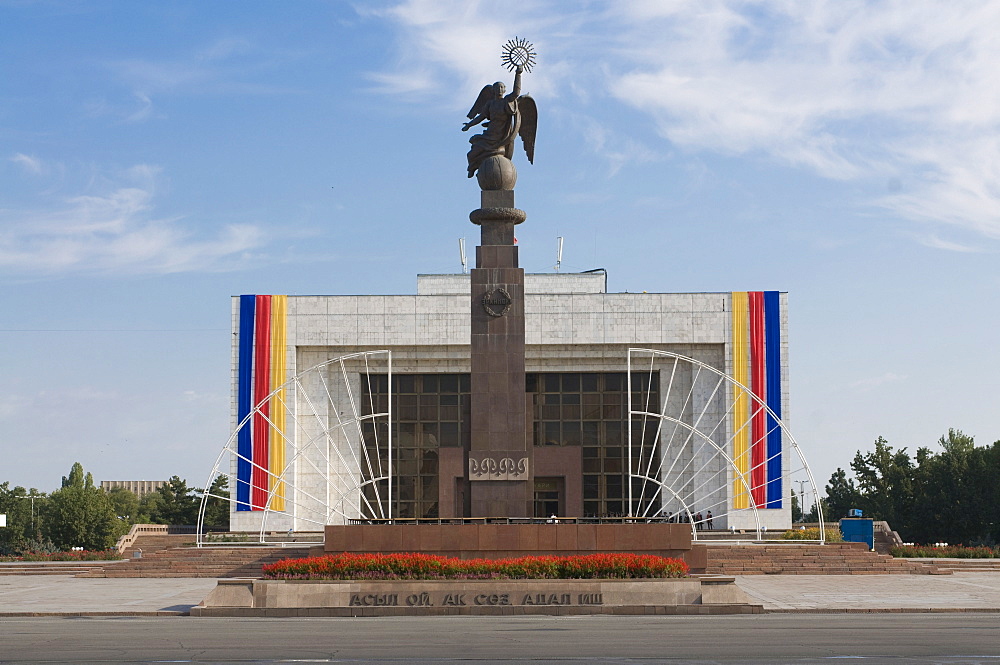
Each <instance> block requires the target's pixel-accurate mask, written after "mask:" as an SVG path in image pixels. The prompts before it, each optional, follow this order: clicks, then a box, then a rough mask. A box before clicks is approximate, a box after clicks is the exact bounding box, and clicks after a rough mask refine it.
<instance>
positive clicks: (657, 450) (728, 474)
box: [627, 348, 826, 542]
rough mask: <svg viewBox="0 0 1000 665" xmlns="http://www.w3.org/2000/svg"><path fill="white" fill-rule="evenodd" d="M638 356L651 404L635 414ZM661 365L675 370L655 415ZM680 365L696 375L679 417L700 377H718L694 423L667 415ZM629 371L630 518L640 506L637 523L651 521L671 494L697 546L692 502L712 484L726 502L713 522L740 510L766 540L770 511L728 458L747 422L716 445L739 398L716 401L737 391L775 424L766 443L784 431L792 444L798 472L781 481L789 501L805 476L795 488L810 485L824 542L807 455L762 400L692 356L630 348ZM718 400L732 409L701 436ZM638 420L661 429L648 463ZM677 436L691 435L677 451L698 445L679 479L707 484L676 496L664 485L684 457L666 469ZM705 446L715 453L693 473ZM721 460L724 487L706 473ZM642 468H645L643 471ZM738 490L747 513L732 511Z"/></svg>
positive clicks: (785, 474) (758, 537) (675, 491)
mask: <svg viewBox="0 0 1000 665" xmlns="http://www.w3.org/2000/svg"><path fill="white" fill-rule="evenodd" d="M637 356H641V357H643V358H645V357H647V356H648V358H649V362H648V365H649V368H648V370H647V371H648V372H649V375H648V376H649V382H648V383H647V384H646V386H647V390H646V398H647V404H646V405H645V407H639V408H633V404H632V401H633V398H632V395H633V392H634V390H633V385H637V384H634V383H633V376H634V372H635V366H634V363H633V358H634V357H637ZM657 359H664V360H667V361H668V362H669V361H672V369H671V373H670V379H669V382H668V386H667V390H666V393H665V394H661V395H660V404H657V410H652V409H649V408H648V407H649V404H648V401H649V398H650V395H651V394H652V390H651V386H652V381H653V373H654V372H655V371H657V370H656V369H655V368H656V360H657ZM680 363H683V364H687V365H689V366H690V367H691V368H692V369H693V370H694V373H693V375H692V377H691V381H690V387H689V389H688V391H687V393H686V394H685V395H684V397H683V402H682V404H681V408H680V409H679V411H680V412H686V411H687V408H688V406H689V405H690V404H691V403H692V401H693V399H694V397H695V390H696V385H697V384H698V380H699V378H700V377H701V374H702V372H706V373H707V374H708V376H709V377H715V385H714V387H712V386H710V388H711V393H710V394H709V395H708V397H707V399H706V398H705V397H704V395H699V397H700V398H701V399H703V400H704V405H703V406H702V408H701V410H700V412H699V413H698V414H697V415H696V417H695V414H694V413H693V410H692V412H691V414H690V418H689V419H687V420H685V419H684V418H682V417H679V416H680V414H679V413H678V414H673V413H669V409H668V401H669V400H670V399H671V393H672V390H673V387H674V382H675V376H676V373H677V368H678V365H679V364H680ZM627 366H628V411H629V428H628V438H627V446H628V448H627V459H628V472H627V475H628V478H629V483H628V505H629V512H630V513H632V512H634V511H635V509H636V506H644V508H642V510H641V513H640V514H637V515H634V517H635V518H637V519H642V518H649V512H650V511H651V510H652V509H653V508H654V507H655V506H656V505H657V502H659V504H660V505H663V503H664V502H663V500H662V499H661V498H660V497H661V493H662V492H664V491H667V492H669V493H670V495H671V496H672V497H674V498H675V499H676V500H677V501H678V502H679V503H680V504H681V506H682V509H683V511H684V513H685V515H686V516H687V518H688V521H689V522H690V523H691V530H692V534H693V537H694V538H695V539H696V540H700V539H701V538H700V530H699V528H698V527H699V524H698V523H696V520H695V514H696V513H695V510H696V507H695V506H693V505H691V504H692V503H693V499H694V497H696V496H698V492H699V491H701V490H702V489H703V488H704V487H705V486H707V485H709V484H710V483H713V482H715V483H716V484H717V486H716V487H715V488H714V489H713V490H712V492H714V493H716V494H718V493H721V494H722V496H723V497H724V499H723V500H724V501H725V502H726V503H725V512H723V513H720V514H718V515H713V519H715V518H722V517H727V519H728V517H729V516H730V515H731V514H732V513H735V512H736V511H737V510H739V511H745V510H750V511H751V512H752V514H753V521H754V524H755V535H756V540H763V539H764V538H763V530H764V528H763V526H762V522H761V516H760V512H759V510H758V508H761V509H763V508H766V506H764V505H761V506H758V505H757V503H756V502H755V501H754V498H753V492H752V491H751V488H752V485H751V480H750V479H749V478H748V477H747V476H748V475H749V473H744V472H743V471H741V470H740V468H739V465H738V464H737V463H736V460H735V459H734V456H733V455H731V454H730V452H729V447H730V446H731V445H732V444H733V441H734V440H735V439H736V436H737V434H738V433H739V432H740V431H742V430H744V429H745V428H746V427H747V423H748V422H749V420H750V419H749V417H748V419H747V421H746V422H744V423H742V424H736V423H733V426H732V427H731V429H732V434H731V435H730V436H728V438H727V439H726V440H725V441H724V442H722V443H720V442H718V441H716V436H717V432H718V430H719V429H720V427H723V425H724V424H725V423H731V422H733V418H734V414H733V410H734V407H735V404H736V402H737V398H732V397H730V395H732V394H733V393H732V392H729V393H728V394H723V395H722V397H720V398H717V395H718V393H719V390H720V389H721V388H723V387H725V388H727V389H730V390H731V389H736V390H737V391H739V392H738V395H739V398H742V397H744V396H745V397H746V399H748V400H749V401H750V403H751V404H752V405H753V411H754V413H757V412H763V413H765V414H766V415H767V416H769V417H770V420H771V422H773V423H774V426H773V428H772V429H771V430H768V432H767V433H765V435H764V436H765V437H766V436H767V434H769V433H770V432H772V431H774V430H775V429H777V430H780V432H781V435H782V437H783V438H784V440H785V441H787V443H788V449H789V450H792V451H794V452H795V455H796V458H797V460H798V463H799V464H800V466H798V467H797V468H795V469H794V470H793V469H791V465H790V464H789V470H788V471H787V472H786V471H785V470H784V469H782V473H781V479H782V480H783V481H789V485H788V487H789V493H788V495H787V496H791V494H792V493H793V492H794V490H793V489H792V487H791V484H790V482H791V481H792V476H793V475H794V474H796V473H801V474H802V475H803V476H804V477H805V479H804V480H800V481H795V482H802V483H806V482H808V484H809V488H810V491H811V492H812V495H813V497H814V499H815V507H816V511H817V518H818V521H819V538H818V540H819V542H825V533H826V532H825V524H824V521H823V512H822V505H821V503H820V501H819V496H820V495H819V493H818V487H817V485H816V482H815V479H814V477H813V474H812V470H811V469H810V468H809V464H808V462H807V461H806V459H805V455H804V454H803V452H802V449H801V447H800V446H799V444H798V442H797V441H796V440H795V437H794V436H793V435H792V434H791V432H790V431H789V430H788V428H787V427H786V426H785V424H784V422H782V420H781V419H780V418H778V417H777V416H776V415H775V413H774V412H773V411H772V410H771V409H770V408H769V407H768V406H767V404H766V403H765V402H764V401H763V400H761V399H760V398H758V397H757V396H756V395H755V394H754V393H753V392H752V391H751V390H750V389H749V388H748V387H747V386H745V385H743V384H742V383H740V382H738V381H736V380H735V379H733V378H732V377H731V376H729V375H727V374H725V373H724V372H722V371H720V370H718V369H717V368H715V367H713V366H711V365H709V364H707V363H704V362H702V361H699V360H696V359H694V358H690V357H688V356H684V355H681V354H678V353H674V352H671V351H662V350H658V349H638V348H631V349H629V350H628V364H627ZM657 390H658V391H659V387H658V388H657ZM719 399H721V400H722V404H723V405H728V406H726V408H725V411H724V412H723V413H721V415H720V414H718V413H716V414H714V415H713V418H714V419H715V424H714V426H713V427H712V428H711V430H710V431H707V432H706V431H703V429H702V428H701V427H700V425H701V422H702V420H703V419H705V418H706V414H707V413H708V412H709V409H710V407H712V406H716V405H717V404H718V401H717V400H719ZM639 417H641V418H642V419H643V429H642V431H643V434H644V435H645V432H646V422H648V420H649V419H655V420H656V423H657V424H656V433H655V439H654V441H653V442H652V446H651V449H652V451H653V452H651V453H650V454H649V456H648V459H643V450H644V449H646V448H647V447H650V444H649V442H646V441H645V440H644V441H642V442H640V444H639V446H638V447H637V446H635V445H634V442H633V430H634V427H633V426H632V424H633V420H634V419H635V418H639ZM711 420H712V418H709V424H711ZM665 423H668V424H671V425H673V430H672V431H671V433H670V438H669V441H667V442H666V445H664V440H663V439H664V424H665ZM678 430H681V432H682V433H683V432H686V433H687V436H686V437H685V439H684V440H683V442H681V444H680V446H678V447H679V448H681V449H684V448H685V447H686V446H687V444H688V443H689V442H691V441H692V440H696V441H699V442H700V445H699V447H698V449H697V450H692V451H691V453H690V455H689V459H688V461H687V462H686V463H685V464H684V466H683V467H682V468H681V469H680V470H679V471H678V472H677V473H676V474H675V475H677V476H679V477H682V478H685V479H688V480H685V482H690V480H689V479H691V478H703V480H702V481H701V485H698V486H696V487H694V488H693V489H691V490H686V491H685V492H681V491H678V489H677V488H674V487H671V486H670V483H668V482H666V481H665V480H664V479H665V478H666V477H669V476H670V475H671V474H674V469H675V466H676V465H677V463H678V461H679V459H680V457H679V456H678V457H675V458H674V459H671V460H669V462H670V466H669V467H668V468H664V464H665V463H666V462H667V461H668V455H667V453H668V452H669V451H670V449H671V448H672V447H674V446H673V441H674V437H675V434H676V433H677V432H678ZM723 436H724V432H723ZM706 446H707V447H708V448H709V450H710V451H714V452H713V453H712V456H711V457H708V458H707V459H706V460H705V461H704V462H703V463H702V465H701V467H700V468H697V469H690V468H689V467H691V466H692V464H693V463H694V461H695V459H696V458H697V457H698V456H699V454H700V453H701V451H702V450H703V449H704V448H705V447H706ZM636 450H638V453H639V454H638V458H636V457H635V451H636ZM657 454H658V455H659V456H660V462H659V466H657V467H656V469H655V470H654V468H653V464H654V456H655V455H657ZM779 455H780V453H779ZM775 457H777V456H772V457H767V458H765V459H764V460H763V461H762V462H760V464H759V465H758V466H760V465H766V464H768V463H769V462H770V461H771V460H773V459H774V458H775ZM720 460H721V461H722V462H723V466H722V471H725V474H723V479H722V480H721V484H718V483H719V481H717V480H715V478H716V477H717V476H719V474H720V473H721V472H720V471H716V472H715V473H710V469H708V467H709V465H710V464H712V463H713V462H717V461H720ZM636 462H638V464H636ZM644 464H645V468H643V465H644ZM654 471H655V472H654ZM703 472H704V473H703ZM633 479H634V480H637V481H641V483H642V484H641V488H640V496H639V497H636V496H635V493H634V488H633V485H634V483H633ZM647 484H648V485H653V486H655V487H656V488H657V489H655V490H654V491H653V493H652V494H651V495H650V496H648V497H647V496H645V490H646V486H647ZM736 485H738V486H739V487H741V488H742V490H741V496H745V497H746V498H747V502H748V506H747V508H731V507H730V506H731V505H732V504H733V502H734V499H735V498H736V497H735V496H730V495H729V491H730V489H731V488H734V487H735V486H736ZM804 494H805V493H804V492H803V496H804ZM715 505H717V504H713V505H712V506H710V512H711V509H712V508H714V506H715ZM802 508H803V509H804V508H805V506H804V505H803V506H802ZM705 522H706V520H705V519H703V520H702V526H704V524H705ZM813 542H815V541H813Z"/></svg>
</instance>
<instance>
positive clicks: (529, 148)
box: [462, 66, 538, 178]
mask: <svg viewBox="0 0 1000 665" xmlns="http://www.w3.org/2000/svg"><path fill="white" fill-rule="evenodd" d="M521 72H522V68H521V67H520V66H518V67H517V70H516V72H515V74H514V89H513V90H511V92H510V94H504V93H505V92H506V87H505V86H504V84H503V83H502V82H501V81H497V82H496V83H494V84H493V85H487V86H484V87H483V89H482V91H481V92H480V93H479V98H478V99H476V103H475V104H473V105H472V108H471V109H470V110H469V113H468V116H467V117H468V118H469V122H467V123H465V124H464V125H462V131H463V132H465V131H468V130H469V128H470V127H475V126H476V125H478V124H479V123H481V122H483V121H486V123H485V124H484V125H483V127H484V131H483V133H482V134H477V135H476V136H473V137H472V138H470V139H469V143H471V144H472V148H470V149H469V155H468V157H469V177H470V178H471V177H472V176H474V175H475V174H476V171H477V170H478V169H479V166H480V164H482V163H483V160H485V159H487V158H488V157H493V156H494V155H503V156H504V157H506V158H507V159H510V158H511V157H513V156H514V140H515V139H516V138H517V137H518V136H520V137H521V141H522V143H524V151H525V152H526V153H527V155H528V161H529V162H530V163H532V164H534V162H535V130H536V129H537V128H538V108H537V107H536V106H535V100H534V99H532V98H531V96H529V95H522V94H521Z"/></svg>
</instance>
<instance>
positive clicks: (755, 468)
mask: <svg viewBox="0 0 1000 665" xmlns="http://www.w3.org/2000/svg"><path fill="white" fill-rule="evenodd" d="M747 299H748V301H749V310H750V388H751V390H753V394H754V395H755V396H756V397H757V399H758V400H760V402H758V403H755V404H754V405H753V407H752V409H753V413H752V415H751V417H750V420H751V424H752V427H751V444H750V464H751V468H750V485H751V493H752V495H753V503H754V505H755V506H756V507H757V508H763V507H764V504H766V503H767V491H766V489H767V488H766V483H767V474H766V471H767V469H766V466H765V465H766V462H767V412H766V411H765V410H764V408H763V407H762V406H760V404H761V403H764V404H766V403H767V385H766V381H767V367H766V358H765V353H766V348H765V345H764V294H763V293H762V292H760V291H750V292H749V293H748V294H747Z"/></svg>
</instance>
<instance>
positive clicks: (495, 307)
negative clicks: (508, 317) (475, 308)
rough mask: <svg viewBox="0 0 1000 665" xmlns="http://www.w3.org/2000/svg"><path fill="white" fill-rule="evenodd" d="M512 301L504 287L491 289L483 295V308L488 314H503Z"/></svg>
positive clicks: (508, 308)
mask: <svg viewBox="0 0 1000 665" xmlns="http://www.w3.org/2000/svg"><path fill="white" fill-rule="evenodd" d="M512 302H514V301H513V300H512V299H511V297H510V294H509V293H507V291H506V289H493V290H492V291H489V292H487V293H486V295H484V296H483V309H484V310H486V313H487V314H489V315H490V316H503V315H504V314H506V313H507V312H508V310H510V305H511V303H512Z"/></svg>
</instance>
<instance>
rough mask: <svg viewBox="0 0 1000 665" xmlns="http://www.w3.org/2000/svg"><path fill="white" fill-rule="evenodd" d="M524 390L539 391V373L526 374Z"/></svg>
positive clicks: (529, 391)
mask: <svg viewBox="0 0 1000 665" xmlns="http://www.w3.org/2000/svg"><path fill="white" fill-rule="evenodd" d="M524 391H525V392H528V393H537V392H538V375H537V374H525V375H524Z"/></svg>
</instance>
